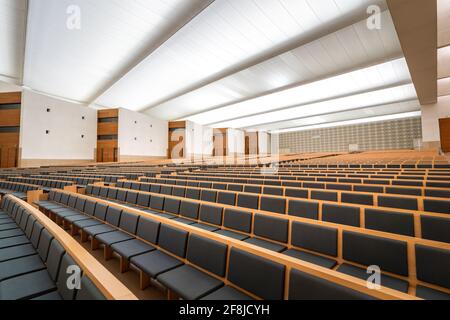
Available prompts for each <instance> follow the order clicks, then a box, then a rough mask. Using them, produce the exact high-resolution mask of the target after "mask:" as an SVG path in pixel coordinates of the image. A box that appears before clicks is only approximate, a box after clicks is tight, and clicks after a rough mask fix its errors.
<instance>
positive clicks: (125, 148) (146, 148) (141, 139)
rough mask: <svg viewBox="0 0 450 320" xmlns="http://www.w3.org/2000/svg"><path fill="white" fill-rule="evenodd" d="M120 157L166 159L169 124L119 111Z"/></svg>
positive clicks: (143, 115) (141, 115)
mask: <svg viewBox="0 0 450 320" xmlns="http://www.w3.org/2000/svg"><path fill="white" fill-rule="evenodd" d="M118 135H119V137H118V140H119V141H118V144H119V152H120V156H139V157H166V156H167V148H168V139H169V137H168V135H169V129H168V122H167V121H165V120H160V119H156V118H153V117H150V116H148V115H146V114H143V113H139V112H134V111H130V110H127V109H119V130H118Z"/></svg>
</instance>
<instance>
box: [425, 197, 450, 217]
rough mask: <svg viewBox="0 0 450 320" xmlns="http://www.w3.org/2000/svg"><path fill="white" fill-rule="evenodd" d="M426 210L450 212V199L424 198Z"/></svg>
mask: <svg viewBox="0 0 450 320" xmlns="http://www.w3.org/2000/svg"><path fill="white" fill-rule="evenodd" d="M423 205H424V210H425V211H430V212H438V213H447V214H450V201H447V200H438V199H430V198H425V199H423Z"/></svg>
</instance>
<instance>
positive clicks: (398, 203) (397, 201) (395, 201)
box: [378, 196, 418, 210]
mask: <svg viewBox="0 0 450 320" xmlns="http://www.w3.org/2000/svg"><path fill="white" fill-rule="evenodd" d="M378 206H380V207H388V208H397V209H406V210H417V209H418V204H417V199H416V198H407V197H392V196H379V197H378Z"/></svg>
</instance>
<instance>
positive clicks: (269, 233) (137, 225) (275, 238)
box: [38, 192, 450, 299]
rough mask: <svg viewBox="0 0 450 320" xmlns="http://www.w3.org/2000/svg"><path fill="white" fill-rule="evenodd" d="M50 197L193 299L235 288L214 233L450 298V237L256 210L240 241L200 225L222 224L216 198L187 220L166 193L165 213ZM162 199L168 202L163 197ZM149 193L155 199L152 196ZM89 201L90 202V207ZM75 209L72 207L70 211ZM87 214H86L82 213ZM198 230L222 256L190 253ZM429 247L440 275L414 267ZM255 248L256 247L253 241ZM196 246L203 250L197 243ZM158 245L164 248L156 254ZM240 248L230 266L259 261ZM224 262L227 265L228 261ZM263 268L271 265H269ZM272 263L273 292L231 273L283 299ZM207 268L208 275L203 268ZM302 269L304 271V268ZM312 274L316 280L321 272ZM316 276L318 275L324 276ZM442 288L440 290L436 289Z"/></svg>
mask: <svg viewBox="0 0 450 320" xmlns="http://www.w3.org/2000/svg"><path fill="white" fill-rule="evenodd" d="M63 196H64V197H63ZM50 197H51V198H52V199H53V200H52V201H51V202H46V203H42V204H41V203H38V204H39V205H40V206H41V208H42V209H43V210H44V211H45V212H47V214H50V216H51V217H56V216H59V217H60V218H61V215H60V214H59V213H60V212H64V215H63V218H64V217H71V216H73V217H76V216H78V217H79V219H80V220H77V221H75V222H73V226H72V233H73V234H76V233H78V232H80V231H81V238H82V239H83V240H88V239H90V240H91V245H92V248H93V249H96V248H98V247H99V246H104V254H105V258H108V259H109V258H111V256H112V253H113V252H118V253H119V254H120V255H121V257H122V258H121V270H122V271H124V270H127V269H128V264H129V263H131V264H135V265H137V266H138V267H139V265H140V266H141V268H140V270H141V286H143V287H145V286H146V285H148V283H149V279H150V278H153V279H155V278H156V280H158V282H160V283H163V284H164V285H165V286H166V287H167V288H169V289H171V290H173V291H174V292H175V293H176V294H177V295H179V296H181V297H184V298H186V299H194V298H202V297H204V298H207V297H208V294H207V293H210V292H214V291H215V290H217V289H219V290H222V291H224V292H225V293H227V294H228V291H229V290H230V289H229V288H227V287H222V285H223V284H222V283H220V282H217V281H216V280H217V278H221V277H223V274H222V273H221V271H220V270H222V269H220V267H219V266H218V265H215V263H216V262H217V263H218V262H219V261H222V260H223V258H220V257H223V250H224V249H223V246H220V245H219V244H217V245H214V244H213V243H210V242H209V241H208V238H209V240H216V239H221V241H225V242H230V241H231V242H233V243H235V242H236V241H237V242H238V243H240V244H241V245H251V244H252V241H247V240H248V239H252V238H254V239H257V240H262V241H266V242H267V245H266V244H262V243H256V244H257V247H260V248H261V249H259V250H264V249H269V252H273V253H271V254H272V255H278V256H277V257H280V255H279V254H278V253H277V252H279V251H283V250H285V249H288V250H287V251H286V253H283V254H281V256H282V257H290V258H293V259H295V261H306V262H308V263H313V264H314V265H315V266H316V267H322V268H336V267H337V269H336V270H337V272H338V273H342V274H347V275H351V276H352V277H353V278H363V277H362V273H361V270H365V269H361V267H362V266H369V265H372V264H377V265H379V266H380V268H381V269H382V270H383V275H382V283H383V285H385V286H387V287H390V288H393V289H395V290H397V291H401V292H404V293H410V289H409V288H410V286H411V285H412V284H414V283H416V282H417V281H419V280H420V285H421V286H423V287H425V288H426V290H434V291H433V292H434V294H437V295H439V297H441V298H446V297H447V296H446V293H445V292H446V291H448V283H447V281H448V272H446V268H447V266H448V264H447V263H448V262H449V257H450V254H449V249H450V246H449V245H448V244H443V243H437V242H433V241H428V240H421V239H418V238H411V237H404V236H389V235H387V234H386V233H379V232H377V231H370V232H369V231H362V230H361V229H359V228H353V227H344V226H341V227H337V226H336V225H334V224H327V223H319V222H312V221H309V220H307V219H301V218H292V219H290V220H289V222H288V221H286V222H283V219H282V218H278V217H277V215H276V214H272V215H269V214H263V213H254V214H253V227H252V229H253V232H254V233H255V236H256V237H253V236H251V234H248V238H246V239H242V240H243V241H240V240H241V239H239V240H238V239H237V238H230V237H225V238H223V237H222V235H221V234H220V233H216V232H212V231H216V230H217V229H219V227H220V226H219V225H217V228H216V230H212V229H209V228H201V227H200V226H199V225H200V224H205V225H207V226H214V223H215V222H216V223H217V221H214V220H215V217H216V214H215V213H214V211H211V209H212V206H211V205H208V204H206V205H204V204H200V208H199V216H200V214H201V213H200V212H201V210H202V207H204V206H205V210H207V213H206V214H205V215H204V218H203V219H204V220H206V221H204V220H199V221H201V222H198V223H195V224H190V225H186V224H184V223H182V222H180V221H176V220H175V219H167V218H166V215H167V214H168V212H172V214H173V215H174V216H176V215H175V212H176V210H177V209H178V210H179V208H180V207H181V205H180V203H179V202H177V201H169V204H166V202H165V201H164V200H165V198H164V197H161V196H156V195H155V197H157V198H156V199H157V200H158V201H155V202H154V204H155V207H159V208H161V209H160V210H161V211H164V215H159V213H161V212H160V211H159V210H158V209H154V208H153V207H150V209H147V210H145V209H143V208H141V209H142V210H141V209H138V210H137V209H136V208H137V207H131V206H121V205H118V204H115V203H113V202H109V201H108V202H106V201H104V200H98V199H96V198H92V197H87V196H82V195H77V194H71V193H67V192H53V193H51V194H50ZM165 197H166V198H167V199H171V200H177V199H176V198H174V197H172V196H165ZM73 198H76V199H73ZM138 198H141V201H142V200H143V199H142V198H143V197H139V194H138V196H137V197H136V199H138ZM150 198H153V195H151V197H150ZM161 198H162V201H160V200H161ZM58 199H59V200H58ZM146 199H148V198H146ZM148 200H149V201H150V202H151V199H148ZM190 202H195V201H190ZM51 203H53V205H54V207H52V208H51V209H44V207H47V208H50V204H51ZM69 203H70V204H69ZM80 203H84V208H83V209H81V208H82V206H81V205H79V204H80ZM87 203H88V204H89V206H86V204H87ZM93 203H95V204H96V205H95V209H92V208H93ZM57 207H59V208H65V210H66V211H58V209H55V208H57ZM77 207H78V208H79V209H78V210H77V209H76V208H77ZM195 207H196V206H192V204H191V206H190V208H194V209H195ZM214 207H218V206H214ZM219 207H220V206H219ZM227 210H228V208H225V212H226V211H227ZM86 211H87V212H86ZM244 211H245V210H244ZM69 212H71V213H70V214H68V213H69ZM189 212H192V211H189ZM232 214H234V215H231V218H228V219H227V224H228V225H233V224H236V225H239V228H241V230H243V229H245V228H246V227H247V230H248V224H249V223H248V218H247V220H245V214H244V215H243V216H244V218H243V219H242V223H240V222H239V220H238V219H236V218H240V214H239V213H238V212H233V213H232ZM83 215H84V218H83V219H82V220H81V217H82V216H83ZM183 218H184V219H188V218H186V216H183ZM148 219H151V220H154V221H153V223H152V222H149V221H148ZM200 219H201V218H200ZM224 220H225V219H224ZM155 221H156V222H158V221H159V222H161V225H160V227H159V235H157V231H156V230H157V229H158V228H157V227H156V225H155V223H154V222H155ZM246 221H247V222H246ZM164 224H166V225H169V226H170V227H172V228H169V227H167V228H166V227H165V226H163V225H164ZM274 226H276V228H274ZM173 227H175V228H173ZM196 227H197V228H196ZM289 229H291V231H290V233H291V239H288V236H287V233H288V232H289V231H288V230H289ZM199 230H201V231H199ZM192 232H194V233H197V232H200V233H201V234H202V235H207V236H206V237H205V239H203V240H202V239H197V238H195V240H192V241H193V243H198V246H199V247H201V248H209V249H208V250H206V251H203V252H209V253H211V255H213V256H214V257H215V258H214V259H207V261H205V260H204V259H203V260H202V259H201V258H199V256H197V255H196V254H193V255H191V256H190V255H189V254H187V253H186V249H185V248H186V246H187V248H189V245H190V241H191V237H192V235H191V233H192ZM234 232H236V233H240V234H245V233H243V232H242V231H237V230H235V231H234ZM144 234H145V235H144ZM218 237H219V238H218ZM225 239H226V240H225ZM264 239H267V240H264ZM138 240H139V241H141V240H146V241H141V242H142V243H140V242H138ZM221 241H219V242H221ZM283 243H284V248H281V247H280V246H282V245H283ZM339 244H341V245H339ZM270 245H273V246H274V247H270ZM422 247H424V250H425V251H426V253H427V254H431V255H432V254H435V257H439V259H441V261H442V264H440V265H433V266H432V267H431V268H433V269H434V271H433V272H431V274H433V273H434V274H435V277H431V276H430V273H427V272H429V270H424V275H422V273H421V272H420V271H421V270H419V269H417V270H415V268H420V267H421V265H420V263H418V264H417V266H414V265H412V264H411V262H410V261H411V260H410V259H409V258H408V256H409V255H411V254H415V256H416V259H417V261H418V262H419V261H422V260H421V259H423V258H422V256H420V254H421V251H420V250H421V249H422ZM155 248H156V249H155ZM251 248H254V247H253V246H252V247H251ZM362 248H364V249H362ZM367 248H370V250H367ZM115 250H117V251H115ZM191 250H192V251H194V252H195V249H191ZM154 251H156V252H158V253H153V252H154ZM159 251H162V253H164V254H169V255H170V258H169V257H166V256H165V255H163V254H162V253H160V252H159ZM188 252H189V250H188ZM214 252H216V253H214ZM221 252H222V253H221ZM233 252H234V251H233V250H231V254H230V257H229V261H228V263H229V264H230V265H229V266H228V267H229V268H231V267H232V262H233V261H235V260H239V261H240V260H241V259H242V260H243V261H247V260H248V259H250V260H248V261H249V263H250V262H251V261H253V260H254V259H252V258H250V257H247V255H246V254H243V255H240V254H239V253H233ZM133 254H136V256H133ZM186 254H187V256H186ZM215 254H217V256H215ZM154 255H156V256H157V257H158V258H156V260H157V262H155V261H154V260H155V259H153V256H154ZM232 257H233V258H232ZM130 258H131V259H130ZM185 259H186V260H185ZM221 259H222V260H221ZM284 259H286V258H284ZM128 260H129V261H128ZM160 260H161V261H160ZM180 261H184V262H185V264H184V265H182V266H181V265H180V266H179V267H177V268H175V266H178V264H180V263H181V262H180ZM154 263H156V265H153V264H154ZM299 263H300V262H299ZM186 264H188V266H192V265H194V266H195V270H194V269H192V268H189V267H188V266H185V265H186ZM211 264H212V265H211ZM219 264H220V265H222V266H223V265H226V263H219ZM240 264H242V263H237V265H240ZM269 265H270V264H269ZM166 266H170V267H171V268H175V269H173V270H177V269H178V268H180V269H179V270H178V271H176V272H175V271H167V270H168V269H166V268H163V267H166ZM260 267H261V268H263V266H262V265H261V266H260ZM427 267H428V268H430V266H429V265H427ZM167 268H169V267H167ZM171 268H170V269H171ZM233 268H239V266H235V265H233ZM241 268H244V269H245V270H247V272H249V271H250V270H251V269H252V268H250V267H248V266H241ZM267 268H269V269H270V268H275V269H273V273H271V276H273V277H274V278H271V280H268V281H269V282H270V281H272V280H273V281H274V282H273V283H274V284H273V286H271V288H272V289H273V291H271V292H270V293H269V292H265V291H264V289H263V288H260V287H258V286H257V282H256V283H245V282H246V280H247V279H246V278H247V277H248V275H247V277H246V276H245V275H243V274H242V272H240V273H239V274H233V273H231V275H230V273H229V274H228V277H230V276H231V277H232V279H234V280H233V281H238V284H239V286H240V288H241V289H244V290H243V291H242V290H241V292H239V295H240V294H242V293H247V294H248V293H249V292H246V291H247V290H248V289H252V290H254V291H251V292H250V293H253V294H256V296H257V297H260V298H265V299H272V298H273V299H279V298H282V297H283V293H282V292H283V290H282V289H280V286H279V285H276V283H278V284H279V283H280V281H279V280H277V281H276V280H275V279H276V277H277V276H276V274H277V272H278V271H275V270H280V271H279V272H281V269H279V267H276V265H272V267H269V266H267ZM142 269H145V270H142ZM161 270H163V271H165V272H163V271H161ZM199 270H200V271H202V272H203V273H205V274H201V273H199V272H198V271H199ZM142 273H145V275H142ZM282 274H283V272H281V273H280V275H279V277H280V278H283V277H282V276H281V275H282ZM415 274H417V275H418V279H417V280H416V279H414V275H415ZM297 275H298V276H299V277H300V275H301V273H300V274H297ZM419 275H420V276H419ZM233 277H236V278H233ZM186 278H188V279H190V281H191V283H192V281H198V282H199V287H198V288H196V289H198V292H197V291H196V290H194V291H192V290H193V289H192V288H187V286H186V283H185V279H186ZM309 278H311V277H309ZM193 279H195V280H193ZM312 279H314V277H313V278H312ZM228 280H230V281H231V279H230V278H228ZM314 280H315V281H316V282H317V281H319V280H321V279H314ZM314 280H311V281H314ZM292 281H293V280H292ZM222 282H223V279H222ZM319 282H320V281H319ZM328 285H329V284H325V285H324V286H325V287H327V286H328ZM253 286H256V287H253ZM220 288H221V289H220ZM225 288H226V289H225ZM276 288H278V289H276ZM438 288H439V290H436V289H438ZM235 289H236V288H235ZM260 290H262V291H260ZM289 291H291V290H289ZM225 293H224V294H225ZM297 294H298V295H299V296H301V295H302V294H304V293H299V292H296V291H295V290H294V289H292V295H297ZM419 294H421V291H419ZM250 296H251V295H250ZM213 297H214V296H213ZM419 297H420V296H419ZM360 298H361V297H360Z"/></svg>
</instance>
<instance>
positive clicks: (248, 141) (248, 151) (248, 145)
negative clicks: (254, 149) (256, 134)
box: [245, 136, 250, 155]
mask: <svg viewBox="0 0 450 320" xmlns="http://www.w3.org/2000/svg"><path fill="white" fill-rule="evenodd" d="M245 154H246V155H249V154H250V137H249V136H245Z"/></svg>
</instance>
